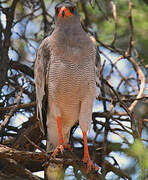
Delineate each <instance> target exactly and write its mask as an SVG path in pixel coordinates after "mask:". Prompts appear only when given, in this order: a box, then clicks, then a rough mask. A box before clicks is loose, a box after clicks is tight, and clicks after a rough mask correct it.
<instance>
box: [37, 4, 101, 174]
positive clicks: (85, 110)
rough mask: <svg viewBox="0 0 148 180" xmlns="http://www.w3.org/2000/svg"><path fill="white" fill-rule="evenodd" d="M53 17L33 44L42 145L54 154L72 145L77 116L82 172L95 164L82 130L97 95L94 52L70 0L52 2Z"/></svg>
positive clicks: (87, 124)
mask: <svg viewBox="0 0 148 180" xmlns="http://www.w3.org/2000/svg"><path fill="white" fill-rule="evenodd" d="M54 21H55V28H54V31H53V32H52V34H51V35H50V36H48V37H46V38H45V39H44V40H43V41H42V42H41V44H40V46H39V48H38V50H37V55H36V61H35V67H34V76H35V87H36V100H37V114H38V118H39V120H40V127H41V130H42V132H43V133H45V132H46V133H47V144H46V146H47V147H46V150H47V151H53V157H54V158H55V157H56V155H57V153H58V151H60V152H61V153H62V152H63V151H64V149H66V148H68V149H72V148H71V146H70V145H69V144H68V143H69V137H70V130H71V128H72V127H73V126H74V125H75V124H76V123H77V122H79V125H80V128H81V130H82V134H83V141H84V157H83V159H82V161H83V162H84V163H86V164H87V171H88V172H89V171H90V170H91V169H92V168H93V169H95V170H98V167H97V166H96V165H95V164H94V163H93V162H92V161H91V159H90V155H89V150H88V144H87V132H88V131H89V130H90V126H91V119H92V109H93V103H94V101H95V98H96V96H97V95H98V90H97V86H96V81H97V78H99V77H98V75H97V74H98V73H97V71H98V70H97V69H99V68H98V67H99V64H100V56H99V54H98V50H97V46H96V43H95V42H94V40H93V38H91V37H90V36H89V35H88V33H87V32H86V31H85V30H84V29H83V27H82V24H81V21H80V16H79V13H78V10H77V7H76V5H75V4H74V3H72V2H70V1H65V2H60V3H58V4H57V5H56V6H55V16H54ZM44 127H46V128H44Z"/></svg>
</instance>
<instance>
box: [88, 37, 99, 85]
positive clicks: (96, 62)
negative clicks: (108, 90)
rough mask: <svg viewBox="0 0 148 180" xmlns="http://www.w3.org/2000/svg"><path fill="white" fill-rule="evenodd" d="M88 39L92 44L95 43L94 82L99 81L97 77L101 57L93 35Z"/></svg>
mask: <svg viewBox="0 0 148 180" xmlns="http://www.w3.org/2000/svg"><path fill="white" fill-rule="evenodd" d="M90 39H91V40H92V42H93V44H94V45H95V48H96V58H95V62H94V63H95V72H96V83H97V84H98V83H99V78H100V70H101V58H100V54H99V52H98V46H97V45H96V40H95V38H94V37H93V36H90Z"/></svg>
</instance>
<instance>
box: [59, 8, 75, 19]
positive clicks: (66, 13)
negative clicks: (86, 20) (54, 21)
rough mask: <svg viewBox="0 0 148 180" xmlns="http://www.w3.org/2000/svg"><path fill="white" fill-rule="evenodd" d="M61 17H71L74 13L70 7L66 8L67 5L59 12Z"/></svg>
mask: <svg viewBox="0 0 148 180" xmlns="http://www.w3.org/2000/svg"><path fill="white" fill-rule="evenodd" d="M58 16H59V17H63V18H64V17H69V16H73V14H72V13H71V12H70V11H69V9H68V8H66V7H65V6H63V7H62V8H61V9H60V12H59V14H58Z"/></svg>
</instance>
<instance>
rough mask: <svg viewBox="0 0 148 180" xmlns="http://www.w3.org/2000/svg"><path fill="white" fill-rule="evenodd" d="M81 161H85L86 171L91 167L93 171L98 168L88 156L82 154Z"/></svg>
mask: <svg viewBox="0 0 148 180" xmlns="http://www.w3.org/2000/svg"><path fill="white" fill-rule="evenodd" d="M82 161H83V163H87V173H89V172H90V171H91V169H94V170H95V171H98V170H99V168H98V167H97V166H96V165H95V164H94V163H93V162H92V161H91V160H90V157H88V156H84V157H83V159H82Z"/></svg>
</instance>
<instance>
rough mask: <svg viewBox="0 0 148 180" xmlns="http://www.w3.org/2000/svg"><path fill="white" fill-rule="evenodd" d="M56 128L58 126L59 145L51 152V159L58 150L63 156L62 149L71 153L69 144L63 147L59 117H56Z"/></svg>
mask: <svg viewBox="0 0 148 180" xmlns="http://www.w3.org/2000/svg"><path fill="white" fill-rule="evenodd" d="M57 126H58V133H59V145H58V146H57V147H56V149H55V150H54V152H53V158H55V157H56V155H57V153H58V151H59V150H60V152H61V154H63V151H64V148H66V149H69V150H70V151H72V148H71V147H70V145H69V144H66V145H64V140H63V136H62V127H61V118H60V117H59V116H58V117H57Z"/></svg>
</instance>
